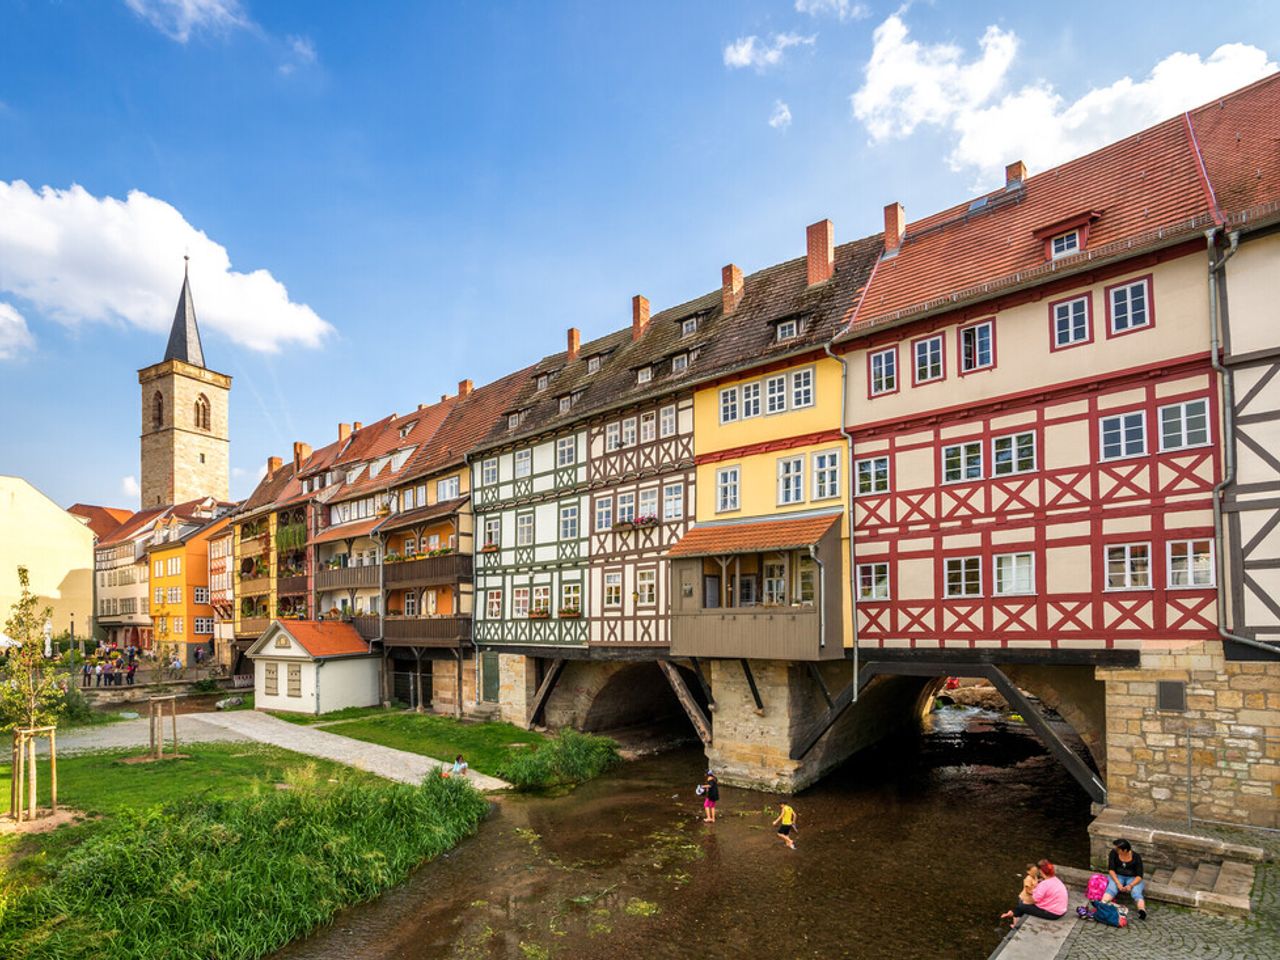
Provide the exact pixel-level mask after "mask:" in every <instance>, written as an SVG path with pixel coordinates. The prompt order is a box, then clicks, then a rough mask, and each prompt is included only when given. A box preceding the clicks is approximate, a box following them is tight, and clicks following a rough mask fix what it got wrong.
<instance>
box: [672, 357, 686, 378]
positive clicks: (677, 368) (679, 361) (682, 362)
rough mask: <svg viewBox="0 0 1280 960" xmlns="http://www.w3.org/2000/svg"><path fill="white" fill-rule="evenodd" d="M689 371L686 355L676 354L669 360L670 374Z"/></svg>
mask: <svg viewBox="0 0 1280 960" xmlns="http://www.w3.org/2000/svg"><path fill="white" fill-rule="evenodd" d="M688 369H689V355H688V354H687V353H677V354H676V355H675V356H674V357H672V358H671V372H672V373H673V374H675V373H684V372H685V371H686V370H688Z"/></svg>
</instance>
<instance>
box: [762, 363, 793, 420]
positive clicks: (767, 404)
mask: <svg viewBox="0 0 1280 960" xmlns="http://www.w3.org/2000/svg"><path fill="white" fill-rule="evenodd" d="M764 412H765V415H766V416H771V415H772V414H775V413H786V412H787V375H786V374H785V373H783V374H780V375H778V376H776V377H766V378H765V381H764Z"/></svg>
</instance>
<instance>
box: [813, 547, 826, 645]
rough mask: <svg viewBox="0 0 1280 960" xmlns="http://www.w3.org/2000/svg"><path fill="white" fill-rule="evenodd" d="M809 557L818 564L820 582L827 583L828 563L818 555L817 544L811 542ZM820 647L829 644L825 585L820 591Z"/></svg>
mask: <svg viewBox="0 0 1280 960" xmlns="http://www.w3.org/2000/svg"><path fill="white" fill-rule="evenodd" d="M809 559H811V560H812V561H813V562H814V563H815V564H817V565H818V582H819V583H822V584H825V583H826V582H827V565H826V564H825V563H823V562H822V558H821V557H819V556H818V548H817V546H816V545H815V544H812V543H811V544H809ZM818 600H819V603H818V649H819V650H822V649H824V648H825V647H826V645H827V594H826V590H825V587H824V588H823V589H820V590H819V591H818Z"/></svg>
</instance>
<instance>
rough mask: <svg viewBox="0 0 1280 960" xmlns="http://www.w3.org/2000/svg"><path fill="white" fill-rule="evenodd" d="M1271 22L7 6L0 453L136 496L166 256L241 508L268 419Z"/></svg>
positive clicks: (380, 397)
mask: <svg viewBox="0 0 1280 960" xmlns="http://www.w3.org/2000/svg"><path fill="white" fill-rule="evenodd" d="M1268 7H1269V5H1268V4H1267V3H1264V2H1257V0H1255V2H1243V3H1237V4H1234V5H1228V6H1219V7H1216V8H1215V9H1214V14H1213V16H1212V17H1211V18H1210V17H1206V16H1205V14H1204V7H1203V6H1202V5H1194V6H1193V5H1192V4H1189V3H1187V4H1180V3H1174V2H1162V3H1159V4H1154V3H1153V4H1138V3H1133V4H1117V3H1114V2H1108V3H1087V2H1081V3H1075V4H1071V5H1069V6H1067V7H1063V6H1061V5H1057V6H1052V7H1051V6H1049V5H1041V4H1021V5H1010V4H1007V3H1003V4H978V3H960V2H945V0H939V2H937V3H934V4H925V3H917V4H914V5H910V6H908V7H905V8H899V7H895V6H890V5H883V6H882V5H880V4H877V3H874V2H871V3H866V4H859V3H855V2H852V0H774V2H743V3H697V4H690V3H659V2H649V3H646V4H643V5H640V4H631V5H624V4H611V3H591V2H584V3H559V4H555V3H550V2H529V3H518V4H497V3H493V4H464V3H457V4H445V3H435V4H427V3H393V2H380V3H375V4H368V5H362V6H361V7H359V8H355V7H352V6H351V5H349V4H338V3H332V4H330V3H321V2H308V3H282V2H272V3H270V4H268V3H265V2H261V0H240V2H235V0H62V2H44V0H0V63H4V64H5V68H4V69H3V70H2V71H0V411H3V418H4V426H5V427H6V429H5V443H4V444H3V446H0V473H11V474H18V475H21V476H24V477H26V478H27V479H29V480H31V481H32V482H33V483H35V484H36V485H37V486H38V487H40V488H41V489H43V490H44V491H45V492H46V493H48V494H49V495H50V496H52V497H53V498H54V499H55V500H57V501H59V502H61V503H63V504H69V503H71V502H74V501H77V500H80V501H88V502H98V503H107V504H115V505H121V506H136V495H133V494H131V492H130V491H132V490H133V487H132V486H131V481H132V482H136V477H137V473H138V443H137V436H138V432H139V406H140V404H139V399H138V386H137V382H136V375H135V371H136V370H137V369H138V368H139V367H142V366H145V365H147V364H149V363H153V362H155V361H157V360H159V359H160V357H161V356H162V354H163V351H164V344H165V336H166V334H167V329H168V325H169V321H170V319H171V318H172V314H173V307H174V303H175V301H176V298H177V294H178V290H179V286H180V284H181V273H182V256H183V254H184V253H186V252H190V254H191V256H192V282H193V290H194V294H195V302H196V309H197V313H198V314H199V315H200V318H201V326H202V333H203V336H204V348H205V355H206V359H207V362H208V363H209V365H210V366H212V367H213V368H215V369H218V370H221V371H223V372H225V373H229V374H231V375H232V376H233V377H234V378H235V383H234V387H233V391H232V410H231V416H232V455H231V462H232V465H233V477H232V494H233V495H234V496H237V497H242V496H246V495H247V494H248V493H249V491H250V490H251V489H252V487H253V484H254V483H255V482H256V479H257V476H258V474H259V472H260V470H261V465H262V464H263V463H264V462H265V460H266V458H267V457H268V456H270V455H272V454H279V455H283V454H286V453H287V452H288V451H289V449H290V445H291V444H292V442H293V441H294V440H304V441H307V442H310V443H312V444H315V445H319V444H321V443H325V442H328V441H329V440H330V439H332V438H334V437H335V436H336V429H337V427H336V425H337V423H338V422H339V421H351V420H363V421H372V420H375V419H377V418H379V417H380V416H383V415H385V414H387V413H390V412H391V411H401V412H403V411H405V410H408V409H410V408H412V407H413V406H414V405H415V404H417V403H420V402H424V401H428V400H432V399H435V398H438V397H439V396H440V394H442V393H446V392H452V391H453V390H454V389H455V388H456V383H457V381H458V380H459V379H461V378H464V377H470V378H472V379H473V380H475V381H476V382H477V383H483V382H487V381H489V380H491V379H493V378H495V377H498V376H501V375H502V374H504V373H506V372H508V371H510V370H513V369H517V368H518V367H520V366H523V365H525V364H528V363H530V362H533V361H534V360H536V359H538V358H539V357H541V356H543V355H544V354H547V353H551V352H554V351H556V350H558V349H561V348H562V346H563V343H564V331H565V328H567V327H569V326H578V327H580V328H581V329H582V330H583V335H584V337H587V338H589V337H592V336H597V335H599V334H602V333H604V332H606V331H608V330H611V329H615V328H617V327H620V326H623V325H625V324H627V323H628V322H629V319H630V305H629V304H630V298H631V296H632V294H635V293H643V294H645V295H646V296H648V297H649V299H650V300H651V301H652V302H653V307H654V309H655V310H659V309H662V308H664V307H667V306H670V305H673V304H676V303H679V302H681V301H683V300H686V299H688V298H690V297H693V296H697V295H699V294H701V293H704V292H706V291H707V290H710V289H714V288H715V287H717V286H718V285H719V271H720V267H721V266H723V265H724V264H725V263H728V262H734V263H737V264H739V265H740V266H741V267H742V268H743V270H744V271H747V272H750V271H752V270H755V269H759V268H761V267H764V266H767V265H769V264H771V263H775V262H777V261H779V260H783V259H787V258H790V257H793V256H798V255H800V254H801V253H802V251H803V243H804V227H805V225H806V224H807V223H810V222H812V221H814V220H817V219H819V218H822V217H830V218H831V219H832V220H833V221H834V222H835V227H836V237H837V240H838V241H843V240H850V239H854V238H855V237H858V236H863V235H866V234H868V233H873V232H876V231H878V230H879V229H880V226H881V223H882V213H881V211H882V208H883V206H884V205H885V204H886V203H888V202H890V201H894V200H899V201H901V202H902V203H904V204H905V205H906V207H907V212H908V217H909V218H915V217H919V216H923V215H925V214H927V213H929V212H931V211H933V210H935V209H937V208H939V207H941V206H945V205H949V204H951V203H954V202H956V201H958V200H960V199H962V198H964V197H966V196H968V195H969V194H970V193H972V192H973V191H974V190H975V189H977V188H985V187H988V186H991V185H993V184H994V183H996V182H998V178H999V172H998V171H999V170H1000V169H1001V168H1002V167H1003V164H1004V163H1005V162H1007V161H1009V160H1014V159H1019V158H1020V157H1021V158H1023V159H1026V160H1027V162H1028V163H1029V165H1030V166H1031V168H1032V170H1033V172H1034V171H1035V170H1037V169H1043V168H1044V167H1045V166H1047V165H1049V164H1052V163H1055V162H1059V161H1060V160H1062V159H1065V158H1066V157H1069V156H1072V155H1075V154H1078V153H1081V152H1084V151H1086V150H1088V149H1090V148H1092V147H1094V146H1097V145H1099V144H1101V143H1103V142H1106V141H1108V140H1111V139H1114V138H1115V137H1117V136H1122V135H1124V134H1126V133H1128V132H1131V131H1132V130H1134V129H1139V128H1141V127H1142V126H1145V125H1147V124H1148V123H1150V122H1152V121H1154V120H1156V119H1159V118H1161V117H1163V116H1167V115H1170V114H1172V113H1174V112H1176V111H1177V110H1180V109H1184V108H1185V107H1186V106H1190V105H1192V104H1194V103H1197V102H1202V101H1204V100H1206V99H1209V98H1211V97H1212V96H1214V95H1216V94H1218V93H1222V92H1226V91H1227V90H1229V89H1232V88H1234V87H1236V86H1239V85H1241V84H1242V83H1245V82H1248V81H1250V80H1252V79H1254V78H1255V77H1256V76H1258V75H1260V74H1261V73H1265V72H1267V71H1270V70H1274V69H1275V64H1274V61H1275V60H1276V59H1277V57H1280V18H1276V17H1274V16H1273V15H1272V13H1273V11H1272V10H1269V9H1268ZM357 9H358V10H359V12H356V10H357ZM1064 17H1065V18H1064ZM1125 78H1128V80H1129V82H1126V80H1125ZM45 188H48V189H45Z"/></svg>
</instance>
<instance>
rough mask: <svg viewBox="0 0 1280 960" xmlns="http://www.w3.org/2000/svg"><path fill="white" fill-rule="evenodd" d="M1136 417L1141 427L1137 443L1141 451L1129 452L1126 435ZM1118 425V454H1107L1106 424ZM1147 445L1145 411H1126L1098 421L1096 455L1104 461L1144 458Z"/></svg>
mask: <svg viewBox="0 0 1280 960" xmlns="http://www.w3.org/2000/svg"><path fill="white" fill-rule="evenodd" d="M1134 417H1136V418H1137V422H1138V423H1140V424H1141V425H1142V437H1141V439H1140V440H1139V441H1138V442H1139V444H1140V446H1141V447H1142V449H1141V450H1131V449H1130V448H1129V441H1128V439H1127V433H1128V430H1129V426H1130V421H1131V420H1132V419H1133V418H1134ZM1109 423H1118V424H1119V429H1120V452H1119V453H1113V454H1108V453H1107V424H1109ZM1148 449H1149V448H1148V445H1147V412H1146V411H1145V410H1127V411H1125V412H1124V413H1114V414H1110V415H1108V416H1105V417H1101V418H1100V419H1099V420H1098V454H1099V456H1100V457H1101V459H1102V460H1104V461H1109V460H1128V459H1130V458H1132V457H1145V456H1146V455H1147V452H1148Z"/></svg>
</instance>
